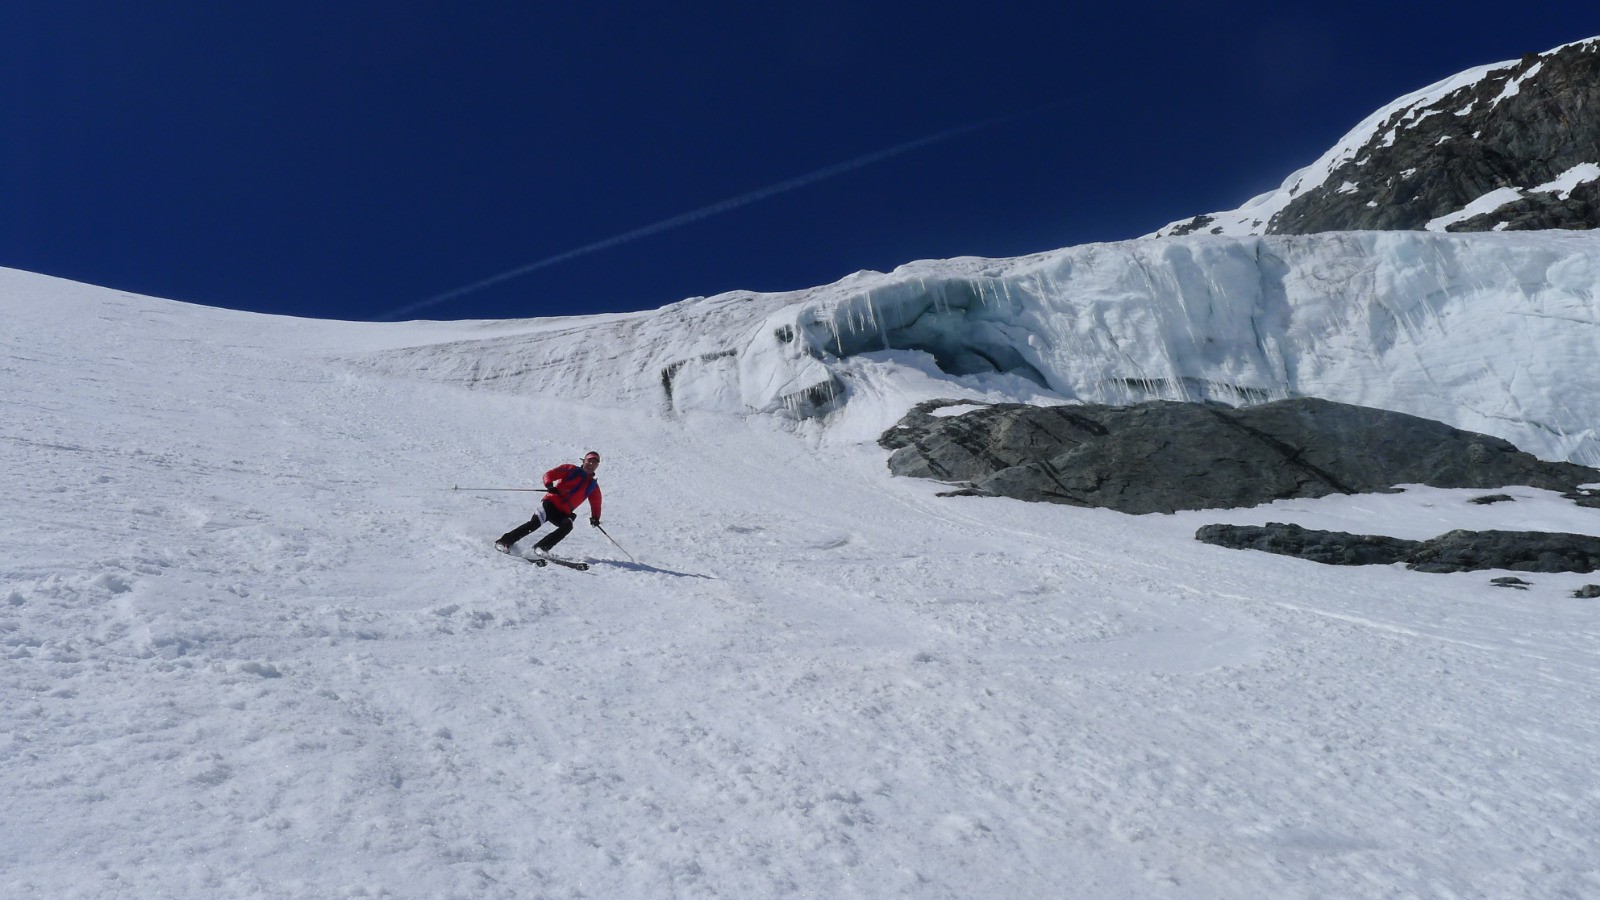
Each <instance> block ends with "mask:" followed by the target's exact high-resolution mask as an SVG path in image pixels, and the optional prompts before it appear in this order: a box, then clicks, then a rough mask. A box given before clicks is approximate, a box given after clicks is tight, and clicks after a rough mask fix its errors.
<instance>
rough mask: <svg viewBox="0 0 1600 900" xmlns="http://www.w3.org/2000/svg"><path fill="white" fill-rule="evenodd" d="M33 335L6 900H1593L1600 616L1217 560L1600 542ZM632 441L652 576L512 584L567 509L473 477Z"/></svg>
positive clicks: (21, 313)
mask: <svg viewBox="0 0 1600 900" xmlns="http://www.w3.org/2000/svg"><path fill="white" fill-rule="evenodd" d="M0 318H3V319H4V320H5V329H4V338H3V343H0V354H3V355H0V385H3V391H0V408H3V412H4V416H3V422H4V424H3V425H0V459H3V462H4V467H5V471H6V472H8V473H9V475H8V486H7V490H6V493H7V495H8V496H9V502H8V507H9V509H10V512H11V514H10V515H8V516H6V517H5V518H4V520H0V549H3V551H4V554H3V557H0V579H3V580H0V700H3V704H0V710H3V713H0V715H3V716H4V727H3V728H0V796H4V798H5V812H4V814H3V815H0V895H3V896H5V897H52V898H53V897H125V896H137V897H311V896H316V897H528V896H539V897H669V896H671V897H757V896H786V895H799V896H826V897H884V896H907V897H979V896H994V897H1000V896H1008V897H1026V896H1063V895H1074V896H1093V897H1110V898H1115V897H1129V898H1133V897H1162V896H1170V897H1185V898H1190V897H1241V896H1258V897H1264V896H1272V897H1306V898H1312V897H1327V896H1342V897H1391V896H1452V897H1560V896H1572V897H1577V896H1596V895H1600V862H1597V860H1600V855H1597V854H1596V853H1595V852H1594V850H1595V847H1596V846H1597V845H1600V787H1596V782H1595V781H1594V779H1593V774H1592V770H1593V760H1594V754H1595V750H1596V746H1597V743H1596V738H1597V736H1600V700H1597V695H1596V692H1595V691H1594V690H1593V685H1594V684H1595V683H1596V678H1597V676H1600V653H1597V651H1596V637H1597V636H1600V605H1597V604H1596V603H1595V602H1594V601H1584V600H1576V599H1571V598H1570V594H1571V591H1572V589H1573V588H1575V587H1577V586H1579V585H1581V584H1584V583H1585V582H1586V581H1593V580H1600V579H1596V578H1595V577H1594V576H1581V575H1562V576H1552V575H1536V576H1527V577H1528V579H1529V580H1530V581H1533V582H1535V585H1534V587H1533V589H1532V590H1530V591H1528V592H1517V591H1506V590H1500V589H1496V588H1492V587H1490V586H1489V585H1488V578H1489V577H1490V576H1492V575H1494V574H1497V573H1469V574H1464V575H1451V576H1439V575H1421V574H1417V573H1411V572H1406V571H1404V570H1403V569H1397V568H1392V567H1368V568H1359V569H1357V568H1339V569H1335V568H1328V567H1321V566H1317V565H1315V564H1312V563H1306V562H1301V561H1295V560H1289V559H1284V558H1278V557H1271V556H1267V555H1264V554H1250V553H1240V552H1236V551H1228V550H1223V549H1220V548H1216V547H1209V546H1205V545H1201V544H1199V543H1197V542H1195V541H1193V539H1192V537H1193V533H1194V530H1195V528H1197V527H1198V526H1199V525H1201V524H1205V523H1207V522H1215V521H1228V522H1241V523H1243V522H1255V523H1259V522H1264V521H1268V520H1276V521H1297V522H1300V523H1302V524H1305V525H1307V526H1308V527H1335V528H1349V529H1350V530H1366V531H1375V530H1382V529H1383V528H1387V529H1388V531H1389V532H1390V533H1394V534H1397V535H1400V536H1407V537H1414V536H1431V535H1432V534H1436V533H1439V532H1441V531H1443V530H1447V528H1448V527H1475V528H1482V527H1519V526H1521V527H1546V528H1551V529H1553V530H1570V531H1584V532H1588V533H1600V521H1597V520H1600V516H1597V515H1596V514H1595V513H1594V511H1592V510H1579V509H1577V508H1575V507H1572V506H1570V505H1569V504H1565V503H1563V502H1561V501H1559V500H1558V499H1556V498H1552V497H1551V496H1549V495H1547V494H1545V493H1543V492H1539V491H1533V490H1531V489H1521V488H1513V489H1510V491H1509V493H1513V494H1514V495H1516V496H1518V498H1519V499H1518V501H1517V502H1516V503H1505V504H1497V505H1495V506H1492V507H1479V506H1470V505H1469V504H1467V503H1466V502H1465V500H1466V498H1467V497H1469V496H1472V495H1473V494H1472V492H1452V491H1432V490H1427V489H1416V490H1412V491H1408V492H1406V493H1405V494H1400V495H1390V496H1380V497H1344V498H1330V499H1328V500H1325V501H1319V502H1316V503H1312V502H1304V501H1296V502H1286V503H1280V504H1275V505H1274V506H1273V507H1271V508H1267V509H1258V510H1237V511H1220V512H1212V513H1196V514H1180V515H1176V516H1151V517H1137V518H1135V517H1127V516H1122V515H1120V514H1116V513H1110V512H1105V511H1096V510H1080V509H1071V508H1066V507H1054V506H1030V505H1026V504H1021V503H1016V502H1012V501H1006V500H994V499H977V498H938V497H935V496H934V495H935V493H936V492H937V491H938V490H939V489H940V486H938V485H934V484H931V483H926V482H911V481H905V480H899V479H891V478H890V477H889V476H888V474H887V471H886V469H885V466H884V457H885V454H884V452H883V451H881V450H879V449H878V448H877V447H876V446H875V445H873V444H872V443H871V442H870V441H866V442H856V441H852V440H841V439H838V438H829V437H828V436H827V435H822V434H819V432H818V429H820V426H815V425H813V426H808V427H809V428H811V429H812V430H811V431H809V432H808V431H806V429H805V428H802V429H801V432H802V433H796V432H795V431H794V430H793V429H791V428H788V427H785V426H782V425H780V424H779V423H777V422H775V421H774V420H771V419H768V418H765V417H751V418H745V419H740V418H735V417H730V416H725V415H720V414H713V413H703V414H689V415H686V416H682V417H678V418H673V419H664V418H661V417H659V416H658V415H657V414H656V413H655V412H653V411H652V412H641V411H640V410H637V409H629V408H607V407H601V406H586V405H581V404H574V403H567V402H563V401H561V400H557V399H550V398H541V397H530V396H514V395H508V394H499V393H490V392H486V391H469V390H465V389H461V388H453V387H450V386H446V385H438V384H423V383H417V382H413V381H406V380H401V379H398V378H392V377H386V376H383V375H378V374H373V373H370V372H358V371H355V370H352V369H351V368H349V367H348V366H347V365H345V364H343V363H339V362H337V361H335V358H336V356H338V354H339V353H341V352H344V350H346V349H347V348H348V347H349V346H350V344H351V343H352V342H362V341H365V342H370V343H372V344H374V345H376V344H384V343H393V344H394V345H397V346H398V345H403V344H404V343H405V342H406V340H408V339H414V340H421V338H420V337H419V336H418V335H419V334H420V333H421V331H422V330H424V329H427V328H440V329H448V328H457V329H461V328H464V327H465V326H427V325H421V324H418V325H403V326H354V325H344V324H338V323H318V322H303V321H296V320H288V319H269V318H265V317H256V316H247V315H244V314H235V313H225V312H220V311H214V310H205V309H201V308H194V307H184V306H181V305H178V304H170V303H166V302H165V301H154V300H147V299H143V298H134V297H129V296H127V295H119V294H116V293H115V292H109V291H100V290H98V289H92V288H85V287H82V286H75V285H67V284H65V283H61V282H54V281H50V280H48V279H36V278H33V277H31V276H30V277H27V278H23V277H21V276H18V275H16V274H15V273H7V280H6V281H5V282H4V294H3V297H0ZM526 325H527V323H522V326H513V325H510V324H508V325H506V326H504V327H506V328H507V329H512V328H514V327H523V326H526ZM408 329H409V330H408ZM858 405H861V404H858ZM591 447H592V448H596V449H599V450H600V451H601V453H602V454H604V456H605V463H604V464H603V465H602V467H601V470H600V480H601V482H602V484H603V485H604V487H605V491H606V525H607V527H608V530H610V532H611V533H612V535H613V536H614V537H616V538H617V540H619V541H620V542H621V543H622V544H623V546H624V547H626V548H627V550H628V551H629V552H631V553H633V555H634V556H636V557H637V558H638V562H637V563H633V562H629V561H628V559H627V558H626V556H624V555H623V554H621V553H619V552H618V551H617V549H616V548H614V547H612V546H611V544H610V543H608V542H607V541H606V540H605V538H604V537H603V536H601V535H600V534H599V533H598V532H595V531H593V530H591V529H588V528H586V527H585V526H584V524H583V523H582V521H581V519H580V522H579V524H578V526H577V527H576V529H575V530H574V532H573V535H572V536H571V537H570V538H569V539H568V540H567V542H566V543H565V544H563V545H562V547H561V552H563V553H564V554H566V555H568V556H572V557H575V558H578V559H585V560H588V561H590V562H591V563H593V567H592V568H591V570H590V571H589V572H587V573H579V572H572V571H566V570H560V569H556V568H554V567H551V568H546V569H535V568H534V567H531V566H526V565H521V564H518V563H516V562H515V561H511V560H505V559H503V558H501V557H500V556H499V555H498V554H496V553H495V552H494V551H493V549H492V547H491V546H490V541H491V540H492V539H493V537H494V536H496V535H498V534H499V533H501V532H502V531H504V530H505V529H506V528H507V527H509V526H511V525H513V524H515V523H516V522H518V521H520V520H521V519H522V518H523V517H525V516H526V514H527V511H528V507H529V506H530V505H531V502H532V501H531V500H530V498H531V497H535V496H536V495H531V494H474V493H466V492H457V491H451V490H449V488H450V487H451V486H453V485H458V484H459V485H495V484H503V485H507V486H513V485H526V484H533V483H536V481H537V478H538V475H539V474H540V473H542V472H543V471H544V470H545V469H547V468H549V467H550V466H552V465H554V464H555V463H557V462H561V461H563V460H567V459H572V458H576V457H577V456H578V455H579V454H580V453H581V452H582V451H584V450H586V449H589V448H591ZM1480 493H1481V492H1480ZM1412 532H1416V533H1415V534H1413V533H1412Z"/></svg>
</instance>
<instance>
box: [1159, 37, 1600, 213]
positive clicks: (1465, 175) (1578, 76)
mask: <svg viewBox="0 0 1600 900" xmlns="http://www.w3.org/2000/svg"><path fill="white" fill-rule="evenodd" d="M1597 224H1600V38H1590V39H1588V40H1585V41H1579V42H1577V43H1573V44H1567V45H1564V46H1562V47H1557V48H1555V49H1553V50H1550V51H1547V52H1544V53H1530V54H1527V55H1526V56H1523V57H1522V58H1521V59H1519V60H1514V61H1510V62H1505V63H1499V64H1495V65H1490V66H1484V67H1480V68H1478V69H1473V70H1469V71H1467V72H1463V73H1461V74H1460V75H1457V76H1454V77H1453V78H1449V79H1445V80H1444V81H1441V82H1439V83H1438V84H1435V85H1432V86H1430V87H1428V88H1424V89H1423V90H1421V91H1418V92H1416V93H1414V94H1410V95H1407V96H1406V97H1402V98H1400V99H1399V100H1397V101H1395V102H1394V103H1392V104H1390V105H1389V106H1386V107H1384V108H1383V109H1381V110H1379V111H1378V112H1376V113H1374V114H1373V115H1372V116H1371V117H1369V118H1368V119H1367V120H1365V121H1363V122H1362V123H1361V124H1359V125H1358V126H1356V128H1355V129H1353V130H1352V131H1351V132H1350V133H1349V134H1348V135H1346V136H1345V137H1344V138H1343V139H1342V140H1341V141H1340V142H1339V143H1338V144H1337V145H1335V147H1334V148H1333V149H1331V150H1329V151H1328V152H1327V153H1326V154H1324V155H1323V157H1322V158H1320V159H1319V160H1317V161H1316V162H1315V163H1313V164H1312V165H1311V166H1308V167H1307V168H1305V169H1303V170H1301V171H1299V172H1296V173H1295V174H1293V175H1291V176H1290V177H1289V178H1288V180H1286V181H1285V182H1284V184H1283V187H1281V188H1280V189H1279V190H1277V191H1275V192H1269V193H1268V194H1265V195H1262V196H1261V197H1257V198H1255V199H1253V200H1251V201H1250V202H1248V203H1246V204H1245V205H1244V206H1242V207H1240V208H1239V209H1237V210H1232V211H1229V212H1219V213H1212V214H1210V215H1203V216H1196V217H1194V218H1192V219H1188V220H1184V221H1181V222H1174V223H1172V224H1171V225H1168V226H1166V227H1165V228H1163V229H1161V230H1160V231H1158V232H1156V236H1161V237H1168V236H1174V235H1183V234H1193V233H1211V234H1230V235H1260V234H1314V233H1319V232H1326V231H1359V230H1378V231H1403V230H1422V229H1428V230H1434V231H1502V230H1504V231H1529V230H1541V229H1551V228H1562V229H1590V228H1594V227H1596V225H1597Z"/></svg>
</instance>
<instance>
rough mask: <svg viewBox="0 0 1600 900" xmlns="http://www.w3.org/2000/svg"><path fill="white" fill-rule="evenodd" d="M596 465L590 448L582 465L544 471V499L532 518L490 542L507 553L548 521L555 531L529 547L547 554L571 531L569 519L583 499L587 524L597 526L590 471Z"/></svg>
mask: <svg viewBox="0 0 1600 900" xmlns="http://www.w3.org/2000/svg"><path fill="white" fill-rule="evenodd" d="M598 468H600V454H598V453H596V452H594V451H593V450H590V451H589V452H588V453H585V454H584V455H583V465H582V466H575V465H573V464H572V463H562V464H561V465H559V466H556V467H555V468H554V469H551V470H550V471H548V472H546V473H544V488H545V491H546V492H547V493H546V494H545V495H544V502H543V503H540V504H539V509H537V510H535V511H534V514H533V518H531V519H529V520H528V521H526V522H524V523H523V524H521V525H518V526H517V527H516V528H513V529H511V530H510V531H508V532H506V533H505V534H503V535H501V536H500V539H499V540H498V541H495V542H494V547H495V549H496V550H499V551H500V552H502V553H510V552H511V545H513V544H515V543H516V542H517V541H520V540H522V539H523V538H525V537H527V536H528V535H530V534H532V533H534V532H535V531H537V530H539V527H540V526H541V525H543V524H544V523H546V522H549V523H550V524H552V525H554V526H556V530H555V531H552V532H550V533H549V534H547V535H545V536H544V539H543V540H541V541H539V543H537V544H535V545H534V546H533V549H534V550H535V551H536V552H537V553H538V555H539V556H542V557H548V556H549V555H550V550H551V549H552V548H554V547H555V545H557V544H559V543H561V539H562V538H565V537H566V536H567V535H568V534H569V533H570V532H571V531H572V521H573V518H574V517H575V516H576V515H577V511H578V506H579V505H580V504H582V503H583V502H584V501H585V500H587V501H589V524H590V525H592V526H594V527H596V528H598V527H599V526H600V482H598V481H596V480H595V477H594V472H595V470H596V469H598Z"/></svg>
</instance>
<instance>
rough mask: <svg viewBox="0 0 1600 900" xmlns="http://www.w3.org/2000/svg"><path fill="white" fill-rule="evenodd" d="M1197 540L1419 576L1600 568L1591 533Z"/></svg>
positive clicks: (1240, 534) (1246, 529) (1290, 528)
mask: <svg viewBox="0 0 1600 900" xmlns="http://www.w3.org/2000/svg"><path fill="white" fill-rule="evenodd" d="M1195 540H1197V541H1200V542H1202V543H1206V544H1216V545H1218V546H1221V547H1232V548H1234V549H1238V550H1260V551H1263V552H1266V553H1277V554H1281V555H1284V556H1295V557H1299V558H1301V559H1309V560H1311V561H1312V562H1319V563H1326V564H1329V565H1336V566H1366V565H1389V564H1392V563H1399V562H1403V563H1405V564H1406V568H1408V569H1415V570H1417V571H1419V572H1437V573H1445V572H1479V571H1483V570H1486V569H1509V570H1511V571H1513V572H1593V571H1594V570H1595V569H1596V568H1600V538H1596V537H1593V536H1591V535H1587V534H1567V533H1554V532H1543V531H1465V530H1457V531H1451V532H1448V533H1446V534H1442V535H1440V536H1438V537H1436V538H1433V539H1432V540H1427V541H1410V540H1402V539H1400V538H1392V537H1382V536H1377V535H1367V534H1349V533H1346V532H1342V531H1319V530H1315V529H1309V528H1301V527H1300V526H1298V525H1289V524H1284V523H1282V522H1268V523H1267V524H1266V525H1264V526H1257V525H1206V526H1204V527H1202V528H1201V529H1200V530H1199V531H1197V532H1195ZM1494 581H1495V582H1496V583H1498V584H1505V585H1509V586H1516V587H1522V586H1524V585H1526V584H1527V582H1525V581H1521V580H1520V579H1516V578H1510V579H1501V578H1496V579H1494Z"/></svg>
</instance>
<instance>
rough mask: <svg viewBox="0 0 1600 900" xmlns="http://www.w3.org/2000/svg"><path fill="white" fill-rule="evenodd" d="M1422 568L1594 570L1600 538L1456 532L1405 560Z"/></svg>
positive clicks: (1598, 560)
mask: <svg viewBox="0 0 1600 900" xmlns="http://www.w3.org/2000/svg"><path fill="white" fill-rule="evenodd" d="M1405 563H1406V566H1407V568H1411V569H1416V570H1417V571H1419V572H1471V571H1477V570H1479V569H1510V570H1511V571H1513V572H1593V571H1594V570H1595V569H1597V568H1600V538H1597V537H1591V536H1590V535H1586V534H1567V533H1564V532H1540V531H1451V532H1448V533H1446V534H1442V535H1440V536H1438V537H1436V538H1434V539H1433V540H1430V541H1423V542H1422V545H1421V546H1420V547H1418V548H1417V549H1416V551H1414V552H1413V553H1411V554H1410V555H1408V556H1407V557H1406V559H1405Z"/></svg>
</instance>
